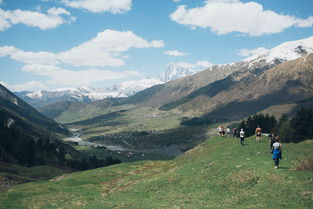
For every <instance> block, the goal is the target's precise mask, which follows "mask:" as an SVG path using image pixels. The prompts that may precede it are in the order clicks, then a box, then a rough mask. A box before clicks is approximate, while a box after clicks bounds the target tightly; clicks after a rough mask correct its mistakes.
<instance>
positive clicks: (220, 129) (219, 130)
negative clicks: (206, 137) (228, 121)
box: [218, 125, 223, 136]
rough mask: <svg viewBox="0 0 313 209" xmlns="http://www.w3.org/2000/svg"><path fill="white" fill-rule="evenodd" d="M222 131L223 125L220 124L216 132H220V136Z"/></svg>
mask: <svg viewBox="0 0 313 209" xmlns="http://www.w3.org/2000/svg"><path fill="white" fill-rule="evenodd" d="M222 131H223V126H222V125H220V126H219V127H218V133H219V134H220V136H222Z"/></svg>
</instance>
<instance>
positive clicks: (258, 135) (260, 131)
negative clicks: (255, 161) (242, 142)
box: [255, 125, 262, 142]
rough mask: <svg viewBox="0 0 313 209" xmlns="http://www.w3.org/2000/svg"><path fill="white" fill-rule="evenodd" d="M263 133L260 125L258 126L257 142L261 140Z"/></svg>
mask: <svg viewBox="0 0 313 209" xmlns="http://www.w3.org/2000/svg"><path fill="white" fill-rule="evenodd" d="M261 133H262V129H261V128H260V126H259V125H258V127H257V128H256V129H255V136H256V138H255V140H256V142H260V138H261Z"/></svg>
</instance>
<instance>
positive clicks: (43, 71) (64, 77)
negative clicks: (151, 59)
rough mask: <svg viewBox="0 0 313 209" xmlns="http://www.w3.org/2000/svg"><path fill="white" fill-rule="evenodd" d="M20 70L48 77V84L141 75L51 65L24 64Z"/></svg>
mask: <svg viewBox="0 0 313 209" xmlns="http://www.w3.org/2000/svg"><path fill="white" fill-rule="evenodd" d="M22 71H24V72H29V73H32V74H35V75H41V76H46V77H48V79H49V80H48V81H47V83H48V84H55V85H64V86H73V85H74V86H79V85H89V84H91V83H94V82H100V81H107V80H114V79H122V78H127V77H130V76H132V77H134V76H135V77H143V75H142V74H140V73H139V72H138V71H123V72H113V71H108V70H101V69H87V70H80V71H72V70H68V69H63V68H61V67H58V66H53V65H25V66H23V67H22Z"/></svg>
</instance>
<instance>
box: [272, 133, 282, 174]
mask: <svg viewBox="0 0 313 209" xmlns="http://www.w3.org/2000/svg"><path fill="white" fill-rule="evenodd" d="M272 153H273V155H272V159H273V160H274V163H275V168H278V165H279V159H282V156H281V153H282V145H281V143H279V138H278V136H276V137H275V143H274V144H273V146H272Z"/></svg>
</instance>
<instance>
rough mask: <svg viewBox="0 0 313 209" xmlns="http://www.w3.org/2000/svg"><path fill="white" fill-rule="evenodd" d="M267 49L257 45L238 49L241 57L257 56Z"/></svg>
mask: <svg viewBox="0 0 313 209" xmlns="http://www.w3.org/2000/svg"><path fill="white" fill-rule="evenodd" d="M268 51H269V50H268V49H265V48H264V47H259V48H257V49H241V50H240V51H239V55H241V56H243V57H250V56H258V55H261V54H264V53H266V52H268Z"/></svg>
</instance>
